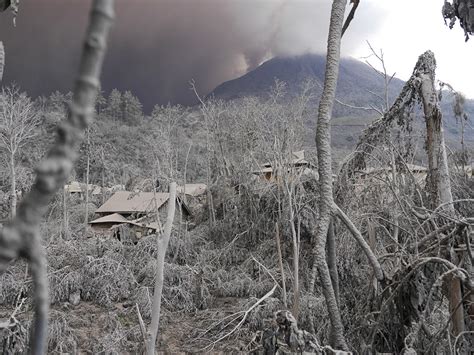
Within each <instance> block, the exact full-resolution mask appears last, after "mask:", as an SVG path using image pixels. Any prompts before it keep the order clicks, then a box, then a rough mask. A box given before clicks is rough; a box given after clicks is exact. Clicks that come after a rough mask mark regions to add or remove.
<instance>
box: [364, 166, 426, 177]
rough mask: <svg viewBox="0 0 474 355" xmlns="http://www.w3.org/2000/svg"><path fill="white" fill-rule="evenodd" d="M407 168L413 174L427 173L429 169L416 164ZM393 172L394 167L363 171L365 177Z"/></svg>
mask: <svg viewBox="0 0 474 355" xmlns="http://www.w3.org/2000/svg"><path fill="white" fill-rule="evenodd" d="M406 167H407V168H408V170H409V171H411V172H412V173H425V172H427V171H428V168H426V167H424V166H421V165H416V164H410V163H407V164H406ZM391 171H392V167H391V166H387V167H382V168H366V169H364V170H362V171H361V173H362V174H365V175H369V174H377V173H382V172H391Z"/></svg>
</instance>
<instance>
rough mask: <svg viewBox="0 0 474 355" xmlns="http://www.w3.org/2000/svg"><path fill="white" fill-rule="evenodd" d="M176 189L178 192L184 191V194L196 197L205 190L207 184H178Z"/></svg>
mask: <svg viewBox="0 0 474 355" xmlns="http://www.w3.org/2000/svg"><path fill="white" fill-rule="evenodd" d="M176 190H177V192H178V193H180V194H182V193H185V194H186V195H189V196H193V197H196V196H200V195H202V194H204V193H205V192H206V190H207V185H206V184H186V185H184V186H178V187H177V189H176Z"/></svg>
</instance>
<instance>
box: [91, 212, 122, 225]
mask: <svg viewBox="0 0 474 355" xmlns="http://www.w3.org/2000/svg"><path fill="white" fill-rule="evenodd" d="M125 222H128V220H127V219H126V218H125V217H124V216H122V215H121V214H118V213H112V214H109V215H107V216H104V217H100V218H97V219H95V220H93V221H91V222H89V224H98V223H125Z"/></svg>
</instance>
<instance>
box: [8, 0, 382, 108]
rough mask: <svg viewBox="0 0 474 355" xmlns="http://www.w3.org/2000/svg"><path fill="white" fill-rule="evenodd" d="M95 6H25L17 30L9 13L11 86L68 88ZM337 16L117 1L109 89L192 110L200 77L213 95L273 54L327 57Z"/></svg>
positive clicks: (276, 2) (293, 2)
mask: <svg viewBox="0 0 474 355" xmlns="http://www.w3.org/2000/svg"><path fill="white" fill-rule="evenodd" d="M89 5H90V0H22V2H21V8H20V13H19V16H18V18H17V26H16V28H13V26H12V19H11V16H10V15H9V14H8V13H4V14H2V15H1V17H0V40H3V41H4V44H5V49H6V53H7V64H6V67H5V77H4V83H3V84H7V83H9V82H12V81H16V82H17V83H18V84H19V85H20V86H21V87H22V88H23V89H24V90H27V91H28V92H29V93H30V94H31V95H33V96H36V95H41V94H49V93H50V92H51V91H54V90H61V91H64V90H66V89H67V88H70V87H71V81H72V80H73V77H72V73H74V72H75V68H76V67H77V65H78V55H79V48H80V41H81V40H82V36H83V29H84V28H85V24H86V18H87V11H88V8H89ZM329 11H330V1H327V0H117V22H116V25H115V28H114V30H113V34H112V38H111V42H110V45H109V51H108V57H107V60H106V63H105V69H104V73H103V86H104V87H103V89H104V91H105V92H109V91H110V90H111V89H113V88H118V89H120V90H132V91H133V92H134V93H135V94H136V95H137V96H138V97H139V98H140V99H141V100H142V101H143V103H144V106H145V108H146V109H147V110H149V109H150V108H151V107H152V106H153V104H155V103H160V104H165V103H167V102H172V103H182V104H192V103H194V102H195V98H194V96H193V94H192V92H191V91H190V89H189V81H190V80H192V79H194V80H195V82H196V84H197V87H198V89H199V91H200V92H201V93H202V95H205V94H207V93H208V92H209V91H210V90H212V89H213V88H214V87H215V86H216V85H218V84H220V83H221V82H223V81H225V80H229V79H232V78H235V77H237V76H239V75H242V74H244V73H245V72H246V71H247V70H249V69H253V68H255V67H256V66H258V65H259V64H261V62H262V61H264V60H266V59H268V58H270V57H272V56H277V55H296V54H301V53H305V52H321V51H323V50H324V49H325V46H326V44H325V41H326V36H327V26H328V22H329V20H328V17H329ZM369 15H370V14H368V13H366V14H365V13H364V11H363V10H359V11H358V17H357V18H356V20H355V21H354V23H353V28H351V31H349V32H351V33H348V35H347V37H345V38H344V41H345V44H344V46H345V48H346V53H350V51H351V49H354V48H355V47H357V46H359V45H360V43H361V42H363V38H364V37H363V35H364V33H367V31H368V30H373V28H374V26H375V24H374V23H371V24H370V26H368V25H366V24H364V23H365V18H367V19H369V18H376V16H369ZM357 24H358V25H357ZM354 38H358V40H354Z"/></svg>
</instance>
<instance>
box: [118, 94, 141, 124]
mask: <svg viewBox="0 0 474 355" xmlns="http://www.w3.org/2000/svg"><path fill="white" fill-rule="evenodd" d="M121 108H122V117H123V120H124V121H125V122H126V123H132V124H134V123H138V122H140V120H141V118H142V117H143V106H142V103H141V102H140V100H139V99H138V98H137V97H136V96H135V95H133V94H132V93H131V92H130V91H128V90H127V91H125V93H124V94H123V95H122V103H121Z"/></svg>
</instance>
